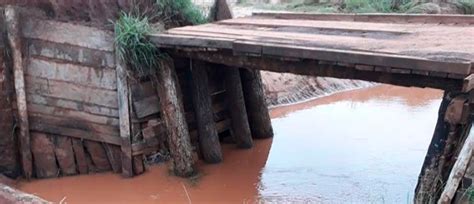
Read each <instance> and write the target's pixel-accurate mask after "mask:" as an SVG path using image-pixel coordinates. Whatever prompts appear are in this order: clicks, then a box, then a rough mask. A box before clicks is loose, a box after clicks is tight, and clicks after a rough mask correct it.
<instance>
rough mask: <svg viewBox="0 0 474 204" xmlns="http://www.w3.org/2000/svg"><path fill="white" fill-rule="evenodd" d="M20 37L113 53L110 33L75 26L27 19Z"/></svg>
mask: <svg viewBox="0 0 474 204" xmlns="http://www.w3.org/2000/svg"><path fill="white" fill-rule="evenodd" d="M22 35H23V36H24V37H26V38H31V39H39V40H44V41H50V42H56V43H63V44H71V45H76V46H81V47H86V48H90V49H97V50H103V51H108V52H113V51H114V35H113V34H112V33H111V32H108V31H105V30H101V29H98V28H94V27H87V26H82V25H77V24H71V23H62V22H59V21H51V20H41V19H33V18H27V19H25V21H24V22H23V24H22Z"/></svg>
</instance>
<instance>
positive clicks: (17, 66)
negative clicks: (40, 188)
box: [5, 6, 33, 179]
mask: <svg viewBox="0 0 474 204" xmlns="http://www.w3.org/2000/svg"><path fill="white" fill-rule="evenodd" d="M5 22H6V25H7V35H8V42H9V44H10V48H11V52H12V53H11V54H12V58H13V73H14V79H15V91H16V103H17V109H18V126H19V127H20V132H19V140H20V153H21V158H22V159H21V161H22V169H23V174H24V176H25V178H26V179H30V178H31V176H32V171H33V165H32V155H31V145H30V132H29V123H28V107H27V105H26V92H25V78H24V70H23V69H24V64H23V54H22V52H21V50H22V48H23V47H22V42H21V34H20V32H21V31H20V30H21V29H20V27H21V25H20V24H21V21H20V14H19V12H18V11H17V10H16V9H15V8H14V7H12V6H7V7H6V8H5Z"/></svg>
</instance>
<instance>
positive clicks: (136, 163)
mask: <svg viewBox="0 0 474 204" xmlns="http://www.w3.org/2000/svg"><path fill="white" fill-rule="evenodd" d="M143 172H145V165H144V164H143V155H138V156H134V157H133V173H134V174H135V175H140V174H143Z"/></svg>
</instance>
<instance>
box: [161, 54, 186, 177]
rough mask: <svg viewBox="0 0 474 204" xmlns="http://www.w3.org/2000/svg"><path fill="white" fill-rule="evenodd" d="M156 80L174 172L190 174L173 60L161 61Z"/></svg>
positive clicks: (184, 127)
mask: <svg viewBox="0 0 474 204" xmlns="http://www.w3.org/2000/svg"><path fill="white" fill-rule="evenodd" d="M157 80H158V95H159V97H160V107H161V110H162V116H163V120H164V121H165V124H166V128H167V130H168V143H169V148H170V153H171V159H172V161H173V169H174V173H175V174H176V175H178V176H183V177H186V176H190V175H192V174H193V173H194V160H193V155H192V154H193V152H192V147H191V138H190V136H189V131H188V125H187V123H186V118H185V115H184V107H183V101H182V95H181V89H180V87H179V83H178V76H177V74H176V70H175V68H174V63H173V60H171V59H170V60H165V61H163V66H161V69H160V72H158V74H157Z"/></svg>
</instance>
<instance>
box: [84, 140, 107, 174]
mask: <svg viewBox="0 0 474 204" xmlns="http://www.w3.org/2000/svg"><path fill="white" fill-rule="evenodd" d="M84 146H85V147H86V149H87V152H89V155H90V156H91V159H92V163H93V164H94V166H95V167H96V171H97V172H106V171H110V170H112V167H111V165H110V163H109V160H108V158H107V153H106V152H105V149H104V147H103V146H102V143H99V142H94V141H89V140H84Z"/></svg>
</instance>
